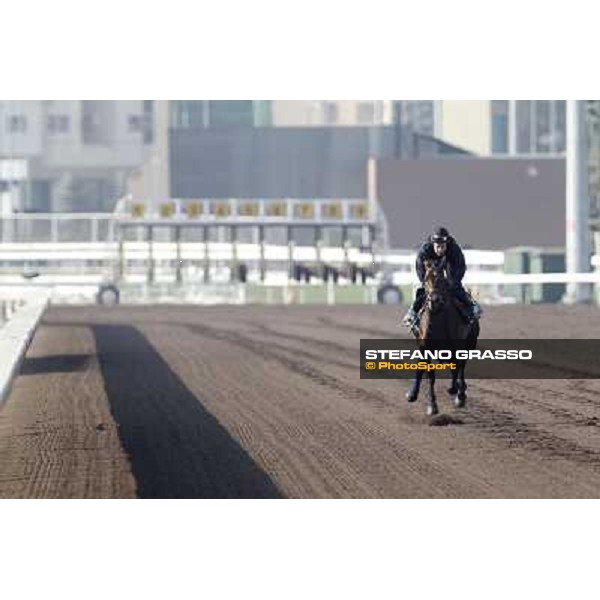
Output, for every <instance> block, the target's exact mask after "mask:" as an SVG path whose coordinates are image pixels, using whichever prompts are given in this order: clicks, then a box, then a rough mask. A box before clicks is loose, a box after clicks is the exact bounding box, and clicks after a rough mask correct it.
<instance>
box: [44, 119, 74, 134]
mask: <svg viewBox="0 0 600 600" xmlns="http://www.w3.org/2000/svg"><path fill="white" fill-rule="evenodd" d="M46 128H47V129H48V131H49V132H50V133H65V132H67V131H69V117H68V116H67V115H48V119H47V122H46Z"/></svg>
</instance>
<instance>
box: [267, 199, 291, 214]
mask: <svg viewBox="0 0 600 600" xmlns="http://www.w3.org/2000/svg"><path fill="white" fill-rule="evenodd" d="M265 214H266V215H267V217H285V216H286V215H287V206H286V203H285V202H269V203H268V204H266V205H265Z"/></svg>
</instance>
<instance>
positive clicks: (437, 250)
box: [402, 227, 481, 330]
mask: <svg viewBox="0 0 600 600" xmlns="http://www.w3.org/2000/svg"><path fill="white" fill-rule="evenodd" d="M444 257H445V258H446V261H445V262H446V267H445V269H446V278H447V280H448V284H449V285H450V289H451V291H452V293H453V294H454V297H455V298H457V299H458V300H460V301H461V302H463V303H464V305H465V306H466V307H467V309H468V310H469V315H468V317H469V320H470V321H474V320H475V319H479V317H480V316H481V307H480V306H479V304H478V303H477V302H476V301H475V300H473V298H471V296H469V294H468V293H467V292H466V290H465V289H464V288H463V286H462V278H463V277H464V275H465V271H466V265H465V257H464V254H463V253H462V250H461V249H460V246H459V245H458V244H457V243H456V241H455V240H454V238H453V237H452V236H451V235H450V234H449V233H448V230H447V229H445V228H444V227H438V228H437V229H436V230H435V231H434V233H433V235H431V236H430V238H429V241H428V242H426V243H425V244H423V245H422V246H421V248H420V249H419V253H418V254H417V262H416V268H417V276H418V277H419V281H420V282H421V283H423V280H424V278H425V264H424V263H425V261H426V260H430V261H433V262H434V263H436V262H439V261H441V260H443V259H444ZM424 302H425V290H424V289H423V287H422V286H421V287H419V288H418V289H417V293H416V297H415V301H414V302H413V304H412V306H411V307H410V308H409V309H408V312H407V313H406V315H405V317H404V318H403V319H402V323H403V324H404V325H406V326H407V327H409V328H410V329H411V330H415V329H416V328H417V327H418V322H419V311H420V310H421V308H422V307H423V303H424Z"/></svg>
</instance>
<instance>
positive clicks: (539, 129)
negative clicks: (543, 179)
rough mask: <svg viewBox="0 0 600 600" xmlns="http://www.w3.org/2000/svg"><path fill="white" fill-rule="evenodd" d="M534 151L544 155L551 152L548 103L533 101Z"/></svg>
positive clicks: (546, 101) (545, 101)
mask: <svg viewBox="0 0 600 600" xmlns="http://www.w3.org/2000/svg"><path fill="white" fill-rule="evenodd" d="M535 142H536V144H535V150H536V151H537V152H539V153H541V154H546V153H548V152H550V151H551V150H552V145H553V144H552V132H551V131H550V102H549V101H548V100H536V101H535Z"/></svg>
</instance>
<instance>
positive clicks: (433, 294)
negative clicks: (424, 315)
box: [423, 259, 448, 312]
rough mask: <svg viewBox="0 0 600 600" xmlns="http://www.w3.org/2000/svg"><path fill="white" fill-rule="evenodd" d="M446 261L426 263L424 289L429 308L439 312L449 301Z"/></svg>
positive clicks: (429, 261)
mask: <svg viewBox="0 0 600 600" xmlns="http://www.w3.org/2000/svg"><path fill="white" fill-rule="evenodd" d="M445 268H446V259H442V260H441V261H437V262H436V261H433V260H427V261H425V279H424V280H423V288H424V289H425V294H426V296H427V304H428V308H429V309H430V310H432V311H434V312H435V311H437V310H439V309H440V308H442V306H443V305H444V304H445V303H446V300H447V299H448V282H447V281H446V274H445Z"/></svg>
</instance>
